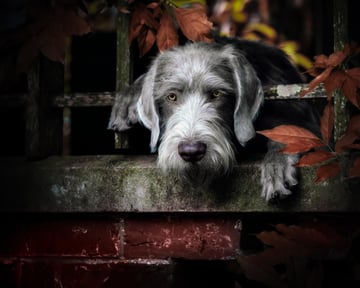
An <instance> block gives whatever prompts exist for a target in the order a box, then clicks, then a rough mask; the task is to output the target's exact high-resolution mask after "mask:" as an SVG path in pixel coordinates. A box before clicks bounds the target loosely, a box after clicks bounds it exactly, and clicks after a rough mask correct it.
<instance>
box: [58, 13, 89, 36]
mask: <svg viewBox="0 0 360 288" xmlns="http://www.w3.org/2000/svg"><path fill="white" fill-rule="evenodd" d="M62 23H63V31H64V34H65V35H66V36H70V35H83V34H87V33H90V32H91V30H90V26H89V24H88V23H87V22H86V21H85V19H83V18H81V17H80V16H79V15H77V14H76V12H75V11H73V10H67V11H66V12H65V13H64V15H63V18H62Z"/></svg>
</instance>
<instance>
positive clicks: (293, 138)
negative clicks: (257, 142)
mask: <svg viewBox="0 0 360 288" xmlns="http://www.w3.org/2000/svg"><path fill="white" fill-rule="evenodd" d="M257 133H259V134H261V135H264V136H266V137H268V138H270V139H271V140H273V141H276V142H280V143H283V144H287V145H295V146H299V147H303V148H304V149H305V148H306V150H302V151H301V152H304V151H307V150H309V149H311V148H315V147H320V146H324V143H323V142H322V141H321V139H319V137H317V136H316V135H315V134H313V133H312V132H310V131H309V130H307V129H305V128H301V127H298V126H294V125H280V126H277V127H275V128H273V129H269V130H263V131H257ZM296 152H298V151H296ZM299 152H300V151H299Z"/></svg>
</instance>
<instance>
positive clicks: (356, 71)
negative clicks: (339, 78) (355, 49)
mask: <svg viewBox="0 0 360 288" xmlns="http://www.w3.org/2000/svg"><path fill="white" fill-rule="evenodd" d="M345 72H346V73H347V74H348V75H349V76H350V77H351V78H354V79H355V80H356V81H357V83H358V84H360V68H359V67H356V68H352V69H349V70H346V71H345Z"/></svg>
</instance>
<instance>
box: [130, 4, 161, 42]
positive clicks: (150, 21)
mask: <svg viewBox="0 0 360 288" xmlns="http://www.w3.org/2000/svg"><path fill="white" fill-rule="evenodd" d="M144 26H146V27H145V28H152V29H154V30H157V29H158V26H159V23H158V22H157V21H156V20H155V18H154V15H153V14H152V12H151V10H149V9H147V7H146V6H145V5H144V4H138V5H137V6H136V8H135V9H134V11H133V12H132V13H131V19H130V25H129V42H130V43H131V42H132V41H133V40H134V39H135V38H137V37H138V36H139V37H140V33H143V32H142V31H143V30H142V28H143V27H144ZM142 37H143V36H142Z"/></svg>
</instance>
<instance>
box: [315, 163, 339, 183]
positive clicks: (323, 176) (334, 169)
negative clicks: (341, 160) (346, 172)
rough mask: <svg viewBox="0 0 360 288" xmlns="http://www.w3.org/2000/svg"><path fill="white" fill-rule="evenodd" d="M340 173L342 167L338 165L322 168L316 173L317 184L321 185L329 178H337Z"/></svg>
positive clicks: (328, 165) (333, 164)
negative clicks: (320, 183)
mask: <svg viewBox="0 0 360 288" xmlns="http://www.w3.org/2000/svg"><path fill="white" fill-rule="evenodd" d="M339 172H340V166H339V164H337V163H329V164H325V165H323V166H320V167H319V168H318V169H317V171H316V179H315V183H319V182H322V181H325V180H328V179H329V178H333V177H335V176H337V175H338V174H339Z"/></svg>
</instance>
